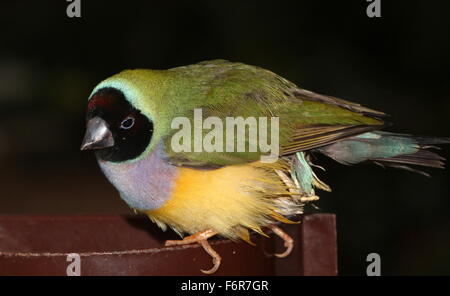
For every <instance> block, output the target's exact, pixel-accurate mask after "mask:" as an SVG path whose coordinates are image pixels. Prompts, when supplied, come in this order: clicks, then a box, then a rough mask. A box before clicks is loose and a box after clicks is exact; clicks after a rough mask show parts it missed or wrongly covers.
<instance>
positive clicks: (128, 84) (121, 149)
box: [81, 70, 160, 163]
mask: <svg viewBox="0 0 450 296" xmlns="http://www.w3.org/2000/svg"><path fill="white" fill-rule="evenodd" d="M151 78H152V73H151V72H146V71H145V70H132V71H124V72H122V73H119V74H117V75H115V76H113V77H111V78H108V79H106V80H105V81H103V82H101V83H100V84H99V85H98V86H97V87H96V88H95V89H94V90H93V92H92V94H91V95H90V97H89V101H88V106H87V111H86V133H85V135H84V139H83V142H82V144H81V150H94V151H95V153H96V156H97V157H98V158H99V159H100V160H104V161H110V162H116V163H118V162H124V161H133V160H135V159H138V158H139V157H140V156H142V155H143V154H145V153H144V152H147V151H149V150H151V148H152V146H153V145H152V144H153V142H155V141H154V139H153V138H154V137H155V135H154V133H155V131H154V129H155V126H154V122H155V116H154V114H155V112H154V111H155V110H154V109H156V108H154V107H153V106H155V104H157V99H155V98H159V97H160V96H159V94H158V93H157V92H152V91H151V90H149V89H148V87H149V86H151V84H152V82H155V83H156V82H157V81H155V79H151ZM144 85H145V86H144ZM155 89H157V87H155Z"/></svg>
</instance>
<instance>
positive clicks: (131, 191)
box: [98, 146, 178, 211]
mask: <svg viewBox="0 0 450 296" xmlns="http://www.w3.org/2000/svg"><path fill="white" fill-rule="evenodd" d="M98 162H99V165H100V168H101V169H102V171H103V173H104V174H105V175H106V177H107V178H108V180H109V181H110V182H111V183H112V184H113V185H114V187H115V188H116V189H117V190H118V191H119V193H120V196H121V198H122V199H123V200H124V201H125V202H126V203H127V204H128V205H129V206H130V207H132V208H134V209H137V210H140V211H145V210H152V209H157V208H159V207H161V206H162V205H163V204H164V203H165V202H166V201H167V199H168V198H169V197H170V195H171V193H172V190H173V186H174V182H175V179H176V177H177V174H178V168H177V167H175V166H173V165H171V164H169V163H167V162H166V161H164V157H163V151H162V149H161V147H160V146H157V147H156V148H155V149H154V150H153V151H150V152H149V153H148V155H147V156H145V157H143V158H141V159H139V160H137V161H133V162H124V163H113V162H109V161H103V160H100V159H99V160H98Z"/></svg>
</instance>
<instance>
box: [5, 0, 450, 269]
mask: <svg viewBox="0 0 450 296" xmlns="http://www.w3.org/2000/svg"><path fill="white" fill-rule="evenodd" d="M392 2H394V1H386V0H382V17H381V18H378V19H370V18H368V17H367V16H366V13H365V11H366V7H367V5H368V4H369V3H368V2H366V1H364V0H353V1H312V0H311V1H296V2H295V3H294V2H292V3H291V2H281V1H272V2H264V1H189V2H188V1H185V2H168V3H163V2H162V1H158V2H156V1H146V2H133V1H121V2H111V1H86V0H82V17H81V18H72V19H70V18H68V17H67V16H66V5H68V4H69V3H68V2H66V1H63V0H60V1H14V3H10V4H5V3H4V2H2V3H1V4H0V214H94V213H130V210H129V209H128V208H127V206H126V205H125V203H124V202H122V201H121V200H120V198H119V196H118V194H117V193H116V192H115V191H114V189H113V187H112V186H111V185H109V184H108V183H107V181H106V179H105V178H104V177H103V175H102V174H101V173H100V171H99V169H98V168H97V165H96V162H95V159H94V156H93V155H92V153H81V152H80V151H79V146H80V142H81V138H82V135H83V129H84V108H85V104H86V100H87V97H88V95H89V94H90V91H91V90H92V89H93V87H94V86H95V85H96V84H97V83H98V82H99V81H101V80H103V79H105V78H106V77H109V76H111V75H112V74H115V73H116V72H119V71H121V70H123V69H126V68H151V69H165V68H170V67H175V66H180V65H186V64H191V63H196V62H199V61H202V60H207V59H215V58H223V59H229V60H232V61H240V62H244V63H248V64H253V65H258V66H261V67H264V68H267V69H270V70H272V71H274V72H276V73H278V74H280V75H282V76H284V77H285V78H287V79H289V80H291V81H293V82H294V83H297V84H298V85H300V86H302V87H304V88H306V89H310V90H313V91H316V92H320V93H324V94H329V95H333V96H337V97H341V98H345V99H347V100H352V101H357V102H359V103H361V104H363V105H366V106H368V107H371V108H374V109H378V110H382V111H385V112H387V113H389V114H391V118H390V119H389V120H390V121H392V122H394V123H395V124H394V126H393V127H391V128H390V130H394V131H397V132H406V133H414V134H419V135H435V136H450V124H449V122H450V121H449V114H450V100H449V96H450V83H449V70H450V67H449V66H450V54H449V53H450V37H449V36H450V17H449V14H450V5H449V1H395V3H392ZM449 148H450V147H446V148H445V149H444V150H442V152H441V153H442V155H444V156H446V157H447V158H448V157H449V156H450V155H449V150H450V149H449ZM319 164H321V165H324V166H326V168H327V172H326V173H323V172H320V173H319V174H320V176H321V178H322V179H323V180H324V181H326V182H327V183H328V184H329V185H331V187H332V188H333V192H332V193H324V192H320V193H319V194H320V195H321V197H322V199H321V201H320V202H318V203H317V205H318V206H319V207H320V211H323V212H332V213H336V214H337V221H338V248H339V266H340V273H341V274H365V270H366V266H367V264H368V263H366V262H365V260H366V256H367V254H368V253H371V252H377V253H379V254H380V255H381V260H382V261H381V267H382V274H385V275H388V274H413V275H420V274H427V275H428V274H446V275H450V235H449V234H450V216H449V211H450V186H449V182H448V181H449V174H450V173H449V172H448V171H443V170H434V171H432V175H433V177H432V178H431V179H429V178H426V177H423V176H421V175H416V174H413V173H410V172H405V171H397V170H394V169H382V168H379V167H376V166H369V165H358V166H355V167H344V166H341V165H338V164H335V163H333V162H331V161H329V160H327V159H325V158H320V159H319ZM310 210H311V211H317V210H314V209H313V208H311V209H310Z"/></svg>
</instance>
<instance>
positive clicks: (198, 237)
mask: <svg viewBox="0 0 450 296" xmlns="http://www.w3.org/2000/svg"><path fill="white" fill-rule="evenodd" d="M216 234H217V232H215V231H213V230H211V229H207V230H205V231H200V232H197V233H196V234H193V235H190V236H187V237H185V238H183V239H182V240H167V241H166V243H165V245H166V247H169V246H179V245H189V244H194V243H198V244H199V245H201V246H202V247H203V249H204V250H205V251H206V252H207V253H208V254H209V255H210V256H211V257H212V259H213V267H212V268H211V269H209V270H203V269H201V271H202V272H203V273H206V274H212V273H215V272H216V271H217V269H219V266H220V262H221V260H222V258H221V257H220V255H219V254H218V253H217V252H216V251H214V249H213V248H212V247H211V245H210V244H209V243H208V238H210V237H212V236H214V235H216Z"/></svg>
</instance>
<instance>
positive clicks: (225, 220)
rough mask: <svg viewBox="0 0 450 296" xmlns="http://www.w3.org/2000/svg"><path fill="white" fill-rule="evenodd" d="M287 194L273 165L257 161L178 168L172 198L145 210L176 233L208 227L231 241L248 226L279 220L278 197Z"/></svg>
mask: <svg viewBox="0 0 450 296" xmlns="http://www.w3.org/2000/svg"><path fill="white" fill-rule="evenodd" d="M278 166H279V167H280V165H278ZM287 194H288V191H287V188H286V186H285V185H284V183H283V182H282V181H281V180H280V179H279V177H278V176H277V174H276V173H275V171H274V169H273V167H272V168H268V167H264V166H262V164H261V163H252V164H247V165H234V166H227V167H223V168H220V169H215V170H198V169H191V168H180V169H179V175H178V178H177V180H176V182H175V186H174V190H173V193H172V196H171V197H170V199H169V200H168V201H167V202H166V203H165V204H164V205H163V206H162V207H160V208H159V209H156V210H151V211H148V212H146V213H147V214H148V216H149V217H150V218H151V219H152V220H153V221H155V222H156V223H158V224H159V225H160V226H161V227H163V228H164V227H165V225H166V224H167V225H169V226H171V227H172V228H174V229H175V230H176V231H177V232H179V233H180V234H181V233H183V232H187V233H189V234H193V233H196V232H198V231H203V230H206V229H212V230H214V231H216V232H217V233H218V234H220V235H222V236H225V237H229V238H232V239H236V238H238V237H241V238H245V236H246V234H247V230H246V229H252V230H255V231H258V232H260V231H261V230H260V227H261V226H265V225H267V224H268V223H270V222H271V221H274V219H277V220H282V219H283V217H282V216H281V215H280V214H279V213H278V212H277V204H276V200H277V198H279V197H280V196H286V195H287Z"/></svg>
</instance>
